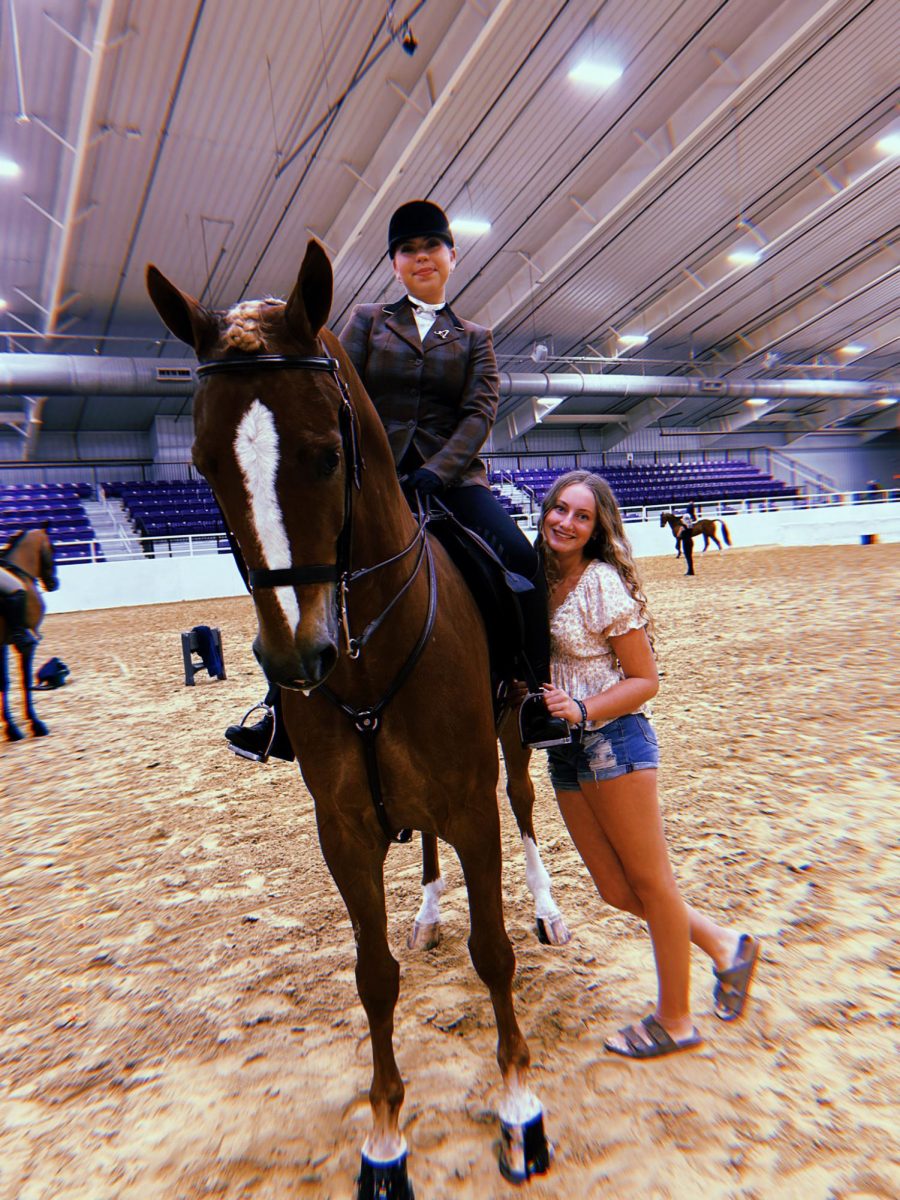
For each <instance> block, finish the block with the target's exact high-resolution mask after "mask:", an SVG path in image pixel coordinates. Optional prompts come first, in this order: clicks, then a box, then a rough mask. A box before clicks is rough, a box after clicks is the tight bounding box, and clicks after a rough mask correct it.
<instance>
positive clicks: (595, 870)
mask: <svg viewBox="0 0 900 1200" xmlns="http://www.w3.org/2000/svg"><path fill="white" fill-rule="evenodd" d="M556 800H557V803H558V804H559V808H560V812H561V813H562V815H563V820H564V821H565V823H566V827H567V828H568V830H569V833H570V835H571V837H572V841H573V842H574V843H575V846H576V848H577V850H578V852H579V853H580V854H581V857H582V858H583V859H584V862H585V865H586V866H587V868H588V870H589V871H590V873H591V878H592V879H593V880H594V883H595V884H596V887H597V891H598V892H599V893H600V895H601V896H602V897H603V899H604V900H605V901H606V903H607V904H611V905H612V907H613V908H618V909H621V911H622V912H630V913H633V914H634V916H636V917H639V918H640V919H641V920H642V921H643V920H646V914H645V913H644V906H643V904H641V901H640V900H639V899H638V897H637V895H636V894H635V892H634V889H633V888H632V887H631V884H630V883H629V882H628V880H627V878H626V876H625V872H624V870H623V868H622V863H621V862H620V860H619V857H618V855H617V854H616V852H615V850H613V848H612V846H611V845H610V842H609V838H608V837H607V836H606V834H605V833H604V832H603V826H602V825H601V823H600V821H599V820H598V819H597V817H596V816H595V815H594V810H593V809H592V808H591V807H590V805H589V803H588V801H587V800H586V798H585V797H584V796H583V795H582V794H581V792H557V793H556ZM687 911H688V921H689V925H690V938H691V941H692V942H693V944H694V945H695V946H697V947H698V949H700V950H703V951H704V953H706V954H708V955H709V957H710V958H711V959H712V961H713V962H714V963H715V965H716V967H718V968H719V970H724V969H725V968H726V967H729V966H731V964H732V962H733V961H734V956H735V954H736V953H737V947H738V942H739V940H740V935H739V934H738V933H736V932H735V931H734V930H733V929H727V928H726V927H725V926H724V925H719V924H717V922H715V921H713V920H712V919H711V918H710V917H707V916H704V915H703V913H701V912H698V911H697V909H696V908H694V907H693V905H691V904H688V905H687Z"/></svg>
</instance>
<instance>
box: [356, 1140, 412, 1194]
mask: <svg viewBox="0 0 900 1200" xmlns="http://www.w3.org/2000/svg"><path fill="white" fill-rule="evenodd" d="M356 1183H357V1188H356V1200H416V1197H415V1193H414V1192H413V1186H412V1184H411V1183H410V1181H409V1176H408V1175H407V1173H406V1151H405V1150H404V1151H403V1153H402V1154H401V1155H400V1157H399V1158H395V1159H392V1160H391V1161H390V1162H385V1163H378V1162H371V1161H370V1160H369V1159H368V1158H366V1156H365V1155H363V1156H362V1161H361V1163H360V1168H359V1177H358V1178H357V1181H356Z"/></svg>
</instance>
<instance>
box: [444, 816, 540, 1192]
mask: <svg viewBox="0 0 900 1200" xmlns="http://www.w3.org/2000/svg"><path fill="white" fill-rule="evenodd" d="M448 840H450V841H451V842H452V844H453V846H454V848H455V849H456V852H457V854H458V855H459V860H460V862H461V864H462V869H463V874H464V875H465V879H466V889H467V891H468V896H469V916H470V921H471V934H470V936H469V953H470V954H471V956H472V963H473V965H474V967H475V970H476V971H477V972H478V974H479V976H480V978H481V979H482V980H483V981H484V983H485V984H486V985H487V988H488V990H489V992H490V995H491V1004H492V1006H493V1009H494V1018H495V1020H496V1022H497V1035H498V1036H497V1062H498V1064H499V1066H500V1072H501V1075H502V1077H503V1085H504V1095H503V1099H502V1101H501V1103H500V1111H499V1117H500V1132H501V1135H502V1136H501V1149H500V1164H499V1165H500V1172H501V1174H502V1175H503V1176H504V1178H506V1179H508V1180H509V1181H510V1182H511V1183H524V1182H525V1181H526V1180H527V1179H530V1178H531V1177H532V1176H533V1175H543V1174H544V1173H545V1172H546V1171H547V1170H548V1169H549V1166H550V1148H549V1146H548V1144H547V1139H546V1137H545V1136H544V1121H543V1113H542V1109H541V1105H540V1101H539V1100H538V1099H537V1097H536V1096H535V1095H534V1094H533V1093H532V1092H531V1091H529V1089H528V1083H527V1079H528V1067H529V1063H530V1055H529V1053H528V1045H527V1043H526V1041H525V1039H524V1037H523V1036H522V1031H521V1029H520V1028H519V1024H518V1021H517V1020H516V1014H515V1009H514V1008H513V998H512V980H513V974H514V973H515V965H516V960H515V955H514V954H513V948H512V945H511V944H510V940H509V937H508V935H507V932H506V928H505V926H504V924H503V903H502V896H501V887H500V882H501V862H500V828H499V818H498V817H497V810H496V807H495V806H492V809H491V811H487V810H486V811H485V812H483V813H482V814H481V818H480V819H479V820H477V821H473V820H472V819H471V817H470V818H469V819H468V820H467V823H466V826H465V827H464V828H463V829H460V830H454V831H453V832H452V833H451V834H450V835H449V839H448Z"/></svg>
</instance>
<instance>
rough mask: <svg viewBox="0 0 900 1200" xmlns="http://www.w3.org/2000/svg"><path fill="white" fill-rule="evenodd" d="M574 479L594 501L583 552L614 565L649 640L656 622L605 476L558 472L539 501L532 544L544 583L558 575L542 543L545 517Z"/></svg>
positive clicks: (551, 581) (554, 559)
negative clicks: (538, 521)
mask: <svg viewBox="0 0 900 1200" xmlns="http://www.w3.org/2000/svg"><path fill="white" fill-rule="evenodd" d="M573 483H580V484H582V485H583V486H584V487H586V488H588V489H589V491H590V492H591V493H592V494H593V497H594V503H595V505H596V520H597V523H596V525H595V526H594V532H593V533H592V534H591V536H590V539H589V540H588V542H587V543H586V544H585V547H584V551H583V553H584V556H585V558H599V559H600V561H601V562H606V563H609V565H610V566H611V567H615V569H616V571H618V573H619V575H620V576H621V578H622V581H623V583H624V584H625V586H626V588H627V589H628V591H629V592H630V593H631V595H632V596H633V597H634V599H635V601H636V602H637V605H638V609H639V611H640V614H641V617H642V618H643V619H644V620H645V621H646V622H647V636H648V637H649V638H650V641H651V644H652V642H653V634H654V632H655V629H656V626H655V625H654V622H653V618H652V616H651V615H650V610H649V608H648V605H647V597H646V596H645V595H644V588H643V584H642V582H641V577H640V573H639V571H638V569H637V567H636V566H635V562H634V558H633V556H632V553H631V543H630V542H629V541H628V538H627V536H626V534H625V527H624V525H623V524H622V514H621V512H620V511H619V506H618V504H617V503H616V498H615V496H614V495H613V493H612V488H611V487H610V486H609V484H608V483H607V482H606V480H605V479H602V478H601V477H600V476H599V475H595V474H594V473H593V471H567V472H566V474H565V475H560V477H559V478H558V479H557V480H556V482H555V483H554V484H553V486H552V487H551V488H550V491H549V492H548V493H547V495H546V496H545V497H544V502H543V504H542V505H541V524H540V529H539V530H538V536H537V539H536V541H535V547H536V548H537V551H538V554H539V555H540V558H541V563H542V565H543V568H544V574H545V575H546V576H547V583H548V585H549V586H550V587H551V588H552V587H553V585H554V584H555V583H556V582H557V581H558V579H559V571H558V568H557V565H556V557H555V555H554V554H553V551H552V550H550V548H549V547H548V546H546V545H545V544H544V518H545V517H546V515H547V513H548V512H549V511H550V509H551V508H553V506H554V505H555V504H556V502H557V500H558V499H559V497H560V495H561V494H562V493H563V492H564V491H565V489H566V488H567V487H571V486H572V484H573Z"/></svg>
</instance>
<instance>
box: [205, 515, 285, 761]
mask: <svg viewBox="0 0 900 1200" xmlns="http://www.w3.org/2000/svg"><path fill="white" fill-rule="evenodd" d="M219 511H220V512H221V511H222V510H221V509H220V510H219ZM222 524H223V525H224V526H225V531H226V536H227V538H228V545H229V546H230V547H231V553H232V555H233V556H234V563H235V566H236V567H237V569H238V571H239V572H240V575H241V579H243V581H244V587H246V589H247V591H248V592H249V591H250V574H249V572H248V570H247V564H246V563H245V562H244V556H243V554H241V548H240V546H239V545H238V544H237V538H236V537H235V536H234V534H233V533H232V532H231V530H230V529H229V528H228V522H227V521H226V520H225V514H224V513H222ZM259 708H261V709H262V710H263V715H262V717H261V718H260V720H258V721H256V722H255V723H254V724H253V725H246V724H245V723H244V722H245V721H246V720H247V718H248V717H249V716H250V714H251V713H254V712H256V710H257V709H259ZM225 738H226V740H227V742H228V748H229V750H233V751H234V753H235V754H239V755H240V756H241V757H242V758H252V759H253V760H254V761H255V762H265V761H266V759H268V758H269V757H270V756H271V757H273V758H283V759H284V761H285V762H293V760H294V750H293V747H292V746H291V741H290V738H289V737H288V735H287V732H286V731H285V728H284V721H283V720H282V719H281V688H280V687H277V686H276V685H275V684H274V683H273V684H272V685H271V687H270V688H269V690H268V692H266V698H265V700H263V701H261V702H260V703H259V704H254V705H253V707H252V708H251V709H249V710H248V711H247V712H246V713H244V717H243V720H242V721H241V722H240V724H239V725H229V726H228V728H227V729H226V730H225Z"/></svg>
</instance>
